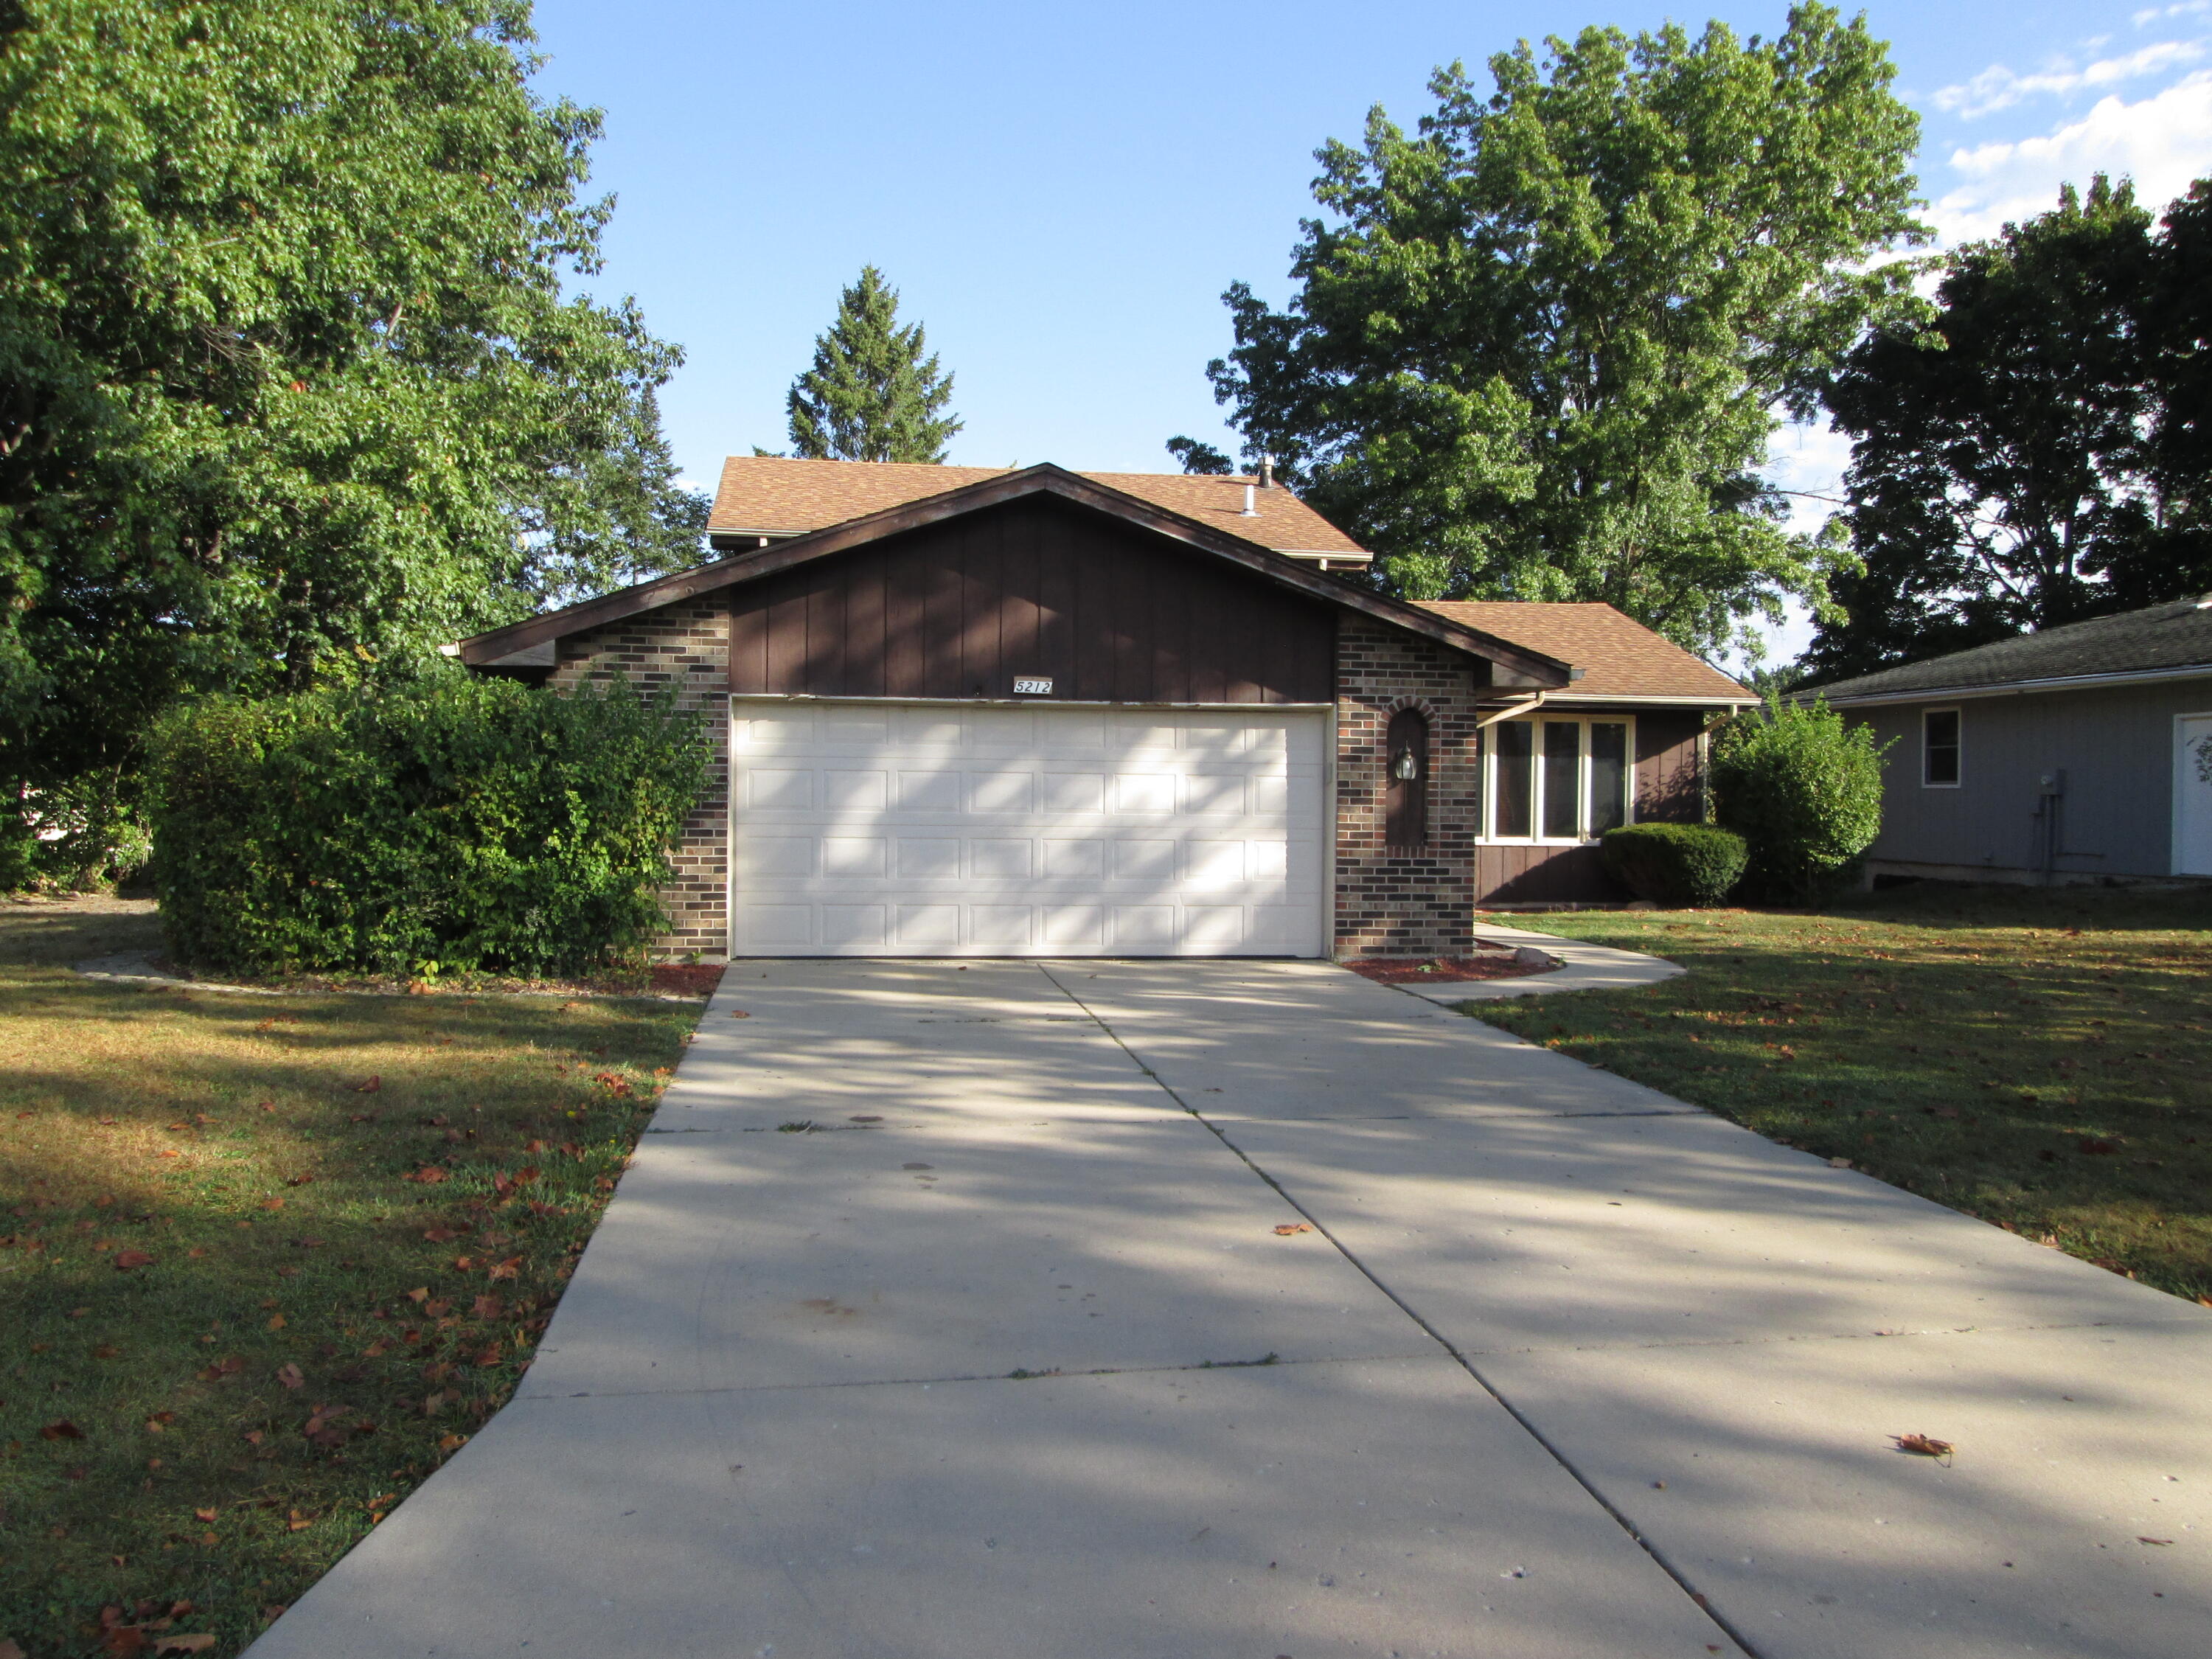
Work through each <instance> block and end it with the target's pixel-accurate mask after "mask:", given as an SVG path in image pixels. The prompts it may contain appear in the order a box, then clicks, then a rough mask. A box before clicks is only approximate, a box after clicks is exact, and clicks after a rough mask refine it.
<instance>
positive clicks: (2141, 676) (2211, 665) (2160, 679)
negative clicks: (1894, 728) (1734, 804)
mask: <svg viewBox="0 0 2212 1659" xmlns="http://www.w3.org/2000/svg"><path fill="white" fill-rule="evenodd" d="M2202 679H2212V662H2206V663H2195V664H2191V665H2189V666H2187V667H2184V668H2144V669H2137V670H2134V671H2129V672H2123V673H2117V674H2061V675H2053V676H2051V677H2050V678H2045V679H2035V680H2011V681H2008V682H2007V683H2006V684H2002V685H1931V686H1929V687H1928V688H1926V689H1925V690H1914V691H1874V692H1869V693H1866V694H1864V695H1863V696H1856V697H1830V698H1828V699H1827V704H1828V707H1829V708H1875V707H1877V706H1879V705H1881V704H1883V703H1895V702H1960V701H1961V700H1962V699H1965V698H1967V697H2017V696H2027V694H2029V693H2031V692H2036V691H2095V690H2102V689H2103V688H2105V687H2106V686H2119V685H2157V684H2163V683H2165V682H2166V681H2170V680H2202ZM1821 695H1822V694H1821V692H1820V690H1818V689H1817V688H1816V689H1815V690H1811V691H1799V692H1795V693H1793V694H1792V695H1791V697H1790V701H1791V702H1801V703H1806V702H1812V701H1813V699H1814V698H1815V697H1817V696H1821Z"/></svg>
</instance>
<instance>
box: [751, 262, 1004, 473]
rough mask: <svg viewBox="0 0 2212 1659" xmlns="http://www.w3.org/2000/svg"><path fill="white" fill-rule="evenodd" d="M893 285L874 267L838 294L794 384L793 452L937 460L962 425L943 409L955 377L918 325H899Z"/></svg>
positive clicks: (829, 457)
mask: <svg viewBox="0 0 2212 1659" xmlns="http://www.w3.org/2000/svg"><path fill="white" fill-rule="evenodd" d="M898 298H899V296H898V290H897V289H895V288H892V287H891V286H890V284H888V283H885V282H884V273H883V272H882V271H880V270H877V269H876V268H875V267H874V266H873V265H863V266H861V267H860V280H859V281H858V282H856V283H854V284H853V285H852V286H851V287H850V288H848V289H845V291H844V292H843V293H842V295H839V296H838V301H837V315H836V319H835V320H833V321H832V322H831V323H830V325H829V328H828V329H827V330H825V331H823V333H822V334H821V335H819V336H818V337H817V338H816V339H815V342H814V363H813V366H812V367H811V368H809V369H807V370H806V372H805V374H801V375H800V376H799V378H798V379H797V380H794V381H793V382H792V386H791V395H790V397H789V398H788V399H787V405H788V408H789V410H790V415H791V444H792V448H793V451H794V452H795V453H798V454H799V455H801V456H804V457H805V459H808V460H815V461H928V462H941V461H942V460H944V459H945V445H946V444H947V443H949V442H951V439H952V435H953V434H955V433H957V432H958V431H959V430H960V428H962V426H963V425H964V424H965V422H963V421H961V420H960V419H959V418H958V417H957V416H953V415H950V414H947V413H946V412H945V410H946V405H947V404H950V403H951V401H952V376H951V375H950V374H946V373H945V372H944V371H943V370H942V369H940V368H939V366H938V361H937V358H936V356H935V355H934V354H933V353H932V354H930V355H927V356H925V355H924V354H925V353H928V352H929V347H928V343H927V339H926V337H924V335H923V332H922V326H921V324H920V323H910V324H908V325H906V326H904V327H901V326H900V325H899V320H898Z"/></svg>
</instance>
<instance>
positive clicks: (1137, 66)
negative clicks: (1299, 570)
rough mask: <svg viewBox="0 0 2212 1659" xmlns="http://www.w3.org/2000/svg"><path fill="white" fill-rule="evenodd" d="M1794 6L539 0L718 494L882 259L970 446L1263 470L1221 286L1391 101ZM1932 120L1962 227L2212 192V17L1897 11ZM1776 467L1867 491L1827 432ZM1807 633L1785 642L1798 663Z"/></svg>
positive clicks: (1972, 6) (1883, 29) (1279, 287)
mask: <svg viewBox="0 0 2212 1659" xmlns="http://www.w3.org/2000/svg"><path fill="white" fill-rule="evenodd" d="M537 15H538V33H539V35H540V37H541V46H542V49H543V50H544V52H545V53H546V54H547V55H548V57H549V58H550V62H549V63H548V64H547V66H546V68H545V70H544V73H543V74H542V76H540V82H541V85H542V86H543V88H544V89H545V90H546V91H547V92H549V93H559V94H567V95H568V96H570V97H573V98H574V99H576V100H578V101H580V102H583V103H589V104H596V105H599V106H601V107H602V108H604V109H605V112H606V125H607V134H606V138H605V142H604V143H602V144H601V145H600V146H599V149H598V150H597V151H596V153H595V163H594V168H595V171H594V184H595V185H596V186H597V187H598V188H599V189H602V190H607V191H613V192H615V193H616V194H617V197H619V202H620V204H619V207H618V209H617V212H616V215H615V218H614V222H613V225H612V227H611V232H610V234H609V236H608V239H607V264H606V269H605V272H604V273H603V274H602V275H601V276H599V277H598V278H596V279H594V280H593V281H592V283H591V286H592V288H593V289H595V290H597V291H599V292H600V293H602V294H605V295H617V294H623V293H628V294H635V295H636V296H637V297H638V299H639V301H641V304H642V305H643V307H644V308H645V313H646V315H647V318H648V319H650V321H651V323H652V325H653V328H654V330H655V331H656V332H658V333H659V334H660V335H661V336H663V337H665V338H668V339H671V340H674V341H676V342H678V343H680V344H682V345H683V347H684V349H685V351H686V353H687V354H688V360H687V362H686V364H685V366H684V368H683V369H682V370H680V371H679V372H678V376H677V379H676V380H675V381H674V383H673V384H672V385H671V386H670V387H669V388H668V389H667V391H666V392H665V394H664V400H663V413H664V418H665V423H666V426H667V429H668V433H669V435H670V438H671V441H672V443H673V444H674V446H675V449H676V454H677V459H678V462H679V464H680V465H682V466H683V467H684V469H685V471H686V472H687V473H688V474H689V475H690V477H692V478H694V479H696V480H697V481H699V482H701V483H706V482H708V481H710V480H711V479H712V478H713V477H714V473H715V471H716V468H717V466H718V465H719V462H720V458H721V457H722V456H723V455H724V454H726V453H744V452H746V451H747V450H749V449H750V447H751V446H752V445H754V444H756V443H757V444H761V445H763V446H765V447H769V448H781V447H783V446H784V444H785V443H786V441H787V434H786V430H785V423H784V416H783V398H784V393H785V391H786V389H787V387H788V386H789V385H790V383H791V380H792V378H793V375H794V374H797V373H798V372H799V370H800V369H801V368H804V367H805V363H806V361H807V358H808V356H809V353H810V351H811V346H812V342H813V338H814V336H815V334H816V333H817V331H819V330H820V329H821V328H822V327H823V325H825V324H826V323H827V322H828V321H829V317H830V314H831V313H832V311H833V310H834V308H835V306H836V295H837V291H838V289H839V288H840V287H841V285H842V284H843V283H847V282H849V281H850V280H851V279H852V278H853V276H854V274H855V273H856V272H857V270H859V268H860V265H861V264H863V263H864V262H866V261H873V262H874V263H875V264H878V265H880V266H882V267H883V268H884V270H885V271H886V272H887V273H888V274H889V276H890V279H891V281H892V282H893V283H894V284H895V285H896V286H897V287H898V288H899V289H900V290H901V291H902V295H903V305H902V308H903V311H904V312H905V313H906V314H908V315H909V316H911V317H913V318H916V319H920V320H921V321H922V322H924V323H925V324H926V325H927V328H928V331H929V343H930V344H931V346H932V347H933V349H936V350H937V351H939V352H940V353H941V354H942V356H943V357H944V361H945V366H946V367H947V368H950V369H951V370H952V371H954V373H955V374H956V376H957V386H956V392H955V398H954V407H955V409H956V411H957V413H958V414H960V415H961V416H963V417H964V418H965V420H966V421H967V422H968V425H967V429H966V430H965V431H963V433H962V434H961V435H959V436H958V437H957V439H956V440H955V441H954V443H953V446H952V453H951V459H953V460H955V461H957V462H961V463H964V464H968V465H1006V464H1007V463H1010V462H1021V463H1024V464H1026V463H1029V462H1034V461H1040V460H1054V461H1058V462H1060V463H1061V464H1062V465H1070V466H1075V467H1079V468H1097V469H1102V470H1104V469H1119V470H1127V471H1154V470H1158V471H1166V470H1170V469H1171V467H1172V465H1173V463H1172V462H1171V460H1170V458H1169V457H1168V456H1167V454H1166V453H1165V452H1164V450H1163V449H1162V448H1161V445H1162V443H1163V441H1164V440H1165V439H1167V438H1168V437H1169V436H1170V435H1173V434H1175V433H1178V432H1184V433H1188V434H1190V435H1193V436H1194V437H1201V438H1206V439H1209V440H1211V441H1216V442H1218V443H1221V444H1222V445H1223V447H1225V448H1231V449H1232V450H1233V439H1232V437H1231V435H1227V434H1226V433H1225V431H1224V429H1223V428H1222V426H1221V422H1220V413H1219V410H1218V409H1217V408H1216V406H1215V404H1214V403H1213V399H1212V392H1211V391H1210V389H1209V388H1208V386H1207V385H1206V378H1205V373H1204V370H1205V365H1206V360H1207V359H1208V358H1210V357H1212V356H1218V355H1219V354H1220V353H1221V352H1222V351H1223V350H1225V349H1226V347H1227V345H1228V343H1229V331H1228V326H1227V316H1226V313H1225V312H1224V310H1223V309H1222V307H1221V305H1220V302H1219V297H1218V296H1219V295H1220V293H1221V290H1222V289H1223V288H1224V287H1225V286H1226V285H1227V283H1229V282H1230V281H1231V280H1232V279H1234V278H1238V277H1242V278H1243V279H1245V280H1247V281H1249V282H1250V283H1252V284H1253V285H1254V286H1255V288H1256V289H1258V290H1259V291H1260V293H1261V294H1262V295H1265V296H1267V297H1268V298H1270V299H1272V300H1275V301H1281V300H1282V299H1284V298H1285V297H1287V294H1288V283H1287V281H1286V277H1285V267H1286V265H1287V254H1288V251H1289V249H1290V247H1291V244H1292V242H1293V241H1294V240H1296V239H1297V222H1298V219H1299V217H1300V216H1301V215H1303V214H1304V213H1307V212H1309V211H1310V210H1311V203H1310V197H1309V195H1308V185H1309V184H1310V180H1311V179H1312V177H1313V173H1314V170H1315V169H1314V163H1313V159H1312V153H1313V150H1314V149H1315V148H1316V146H1317V145H1318V144H1320V143H1322V141H1323V140H1324V139H1327V138H1329V137H1346V138H1351V137H1357V136H1358V131H1359V129H1360V126H1361V124H1362V122H1363V120H1364V118H1365V114H1366V112H1367V109H1368V107H1369V106H1370V105H1373V104H1376V103H1380V104H1382V105H1383V106H1384V107H1385V108H1386V109H1388V110H1389V112H1391V114H1392V115H1393V116H1395V118H1398V119H1400V120H1401V122H1404V123H1406V124H1407V125H1410V124H1411V123H1412V122H1413V119H1414V118H1417V117H1418V116H1419V114H1420V113H1421V112H1423V110H1424V109H1425V108H1426V107H1427V106H1428V100H1427V97H1426V94H1425V82H1426V80H1427V78H1428V76H1429V73H1430V71H1431V70H1432V69H1433V68H1434V67H1435V66H1436V65H1437V64H1441V63H1446V62H1449V61H1450V60H1451V59H1453V58H1462V59H1464V60H1465V61H1466V62H1467V63H1468V65H1469V66H1470V68H1479V66H1480V64H1481V63H1482V61H1483V60H1484V59H1486V58H1487V57H1489V55H1490V54H1492V52H1498V51H1501V50H1504V49H1506V48H1509V47H1510V46H1512V44H1513V43H1514V41H1515V40H1518V39H1520V38H1522V37H1524V36H1527V37H1532V38H1535V37H1541V35H1542V34H1544V33H1547V31H1550V32H1565V31H1571V30H1572V29H1574V28H1577V27H1581V26H1582V25H1583V24H1585V23H1614V24H1618V25H1620V26H1621V27H1626V28H1629V29H1636V28H1641V27H1651V26H1654V25H1656V24H1657V23H1659V22H1660V21H1663V20H1664V19H1665V18H1666V17H1668V15H1673V16H1674V17H1676V18H1678V19H1680V20H1681V21H1685V22H1686V23H1688V24H1690V25H1691V26H1692V27H1696V26H1698V25H1699V24H1702V23H1703V22H1704V21H1705V19H1706V18H1707V17H1708V16H1714V15H1717V16H1719V17H1721V18H1722V19H1723V20H1724V21H1727V22H1729V24H1730V25H1732V26H1733V27H1735V28H1736V29H1737V30H1738V31H1739V32H1741V33H1767V34H1771V33H1774V32H1775V31H1776V30H1777V29H1778V27H1779V26H1780V24H1781V21H1782V19H1783V16H1784V6H1783V5H1781V4H1778V3H1777V4H1766V5H1756V6H1744V5H1734V4H1729V5H1719V6H1701V7H1697V8H1693V9H1680V10H1676V11H1674V12H1672V13H1671V14H1670V13H1669V12H1668V10H1667V9H1663V8H1662V7H1658V6H1650V5H1644V4H1631V3H1613V4H1592V5H1589V6H1587V7H1584V8H1582V9H1565V10H1563V9H1561V8H1560V7H1559V6H1558V5H1557V4H1550V5H1541V6H1539V5H1534V4H1494V5H1479V4H1478V5H1458V6H1447V5H1441V4H1429V3H1405V4H1381V5H1376V4H1369V5H1364V6H1361V5H1343V4H1339V5H1333V6H1324V5H1320V4H1313V3H1308V0H1278V3H1275V4H1273V5H1271V6H1268V7H1266V8H1258V9H1255V8H1251V7H1246V6H1237V7H1231V6H1224V5H1214V4H1206V3H1204V0H1191V3H1185V4H1182V5H1165V4H1158V3H1150V0H1146V3H1122V4H1117V5H1114V6H1101V5H1095V4H1093V5H1083V4H1073V5H1068V4H1063V5H1003V4H982V3H949V4H938V5H930V6H917V5H914V4H912V3H908V4H902V5H891V4H882V3H865V4H862V3H851V4H835V3H817V4H812V5H799V6H793V5H790V4H784V5H778V6H774V7H770V6H763V5H757V4H714V3H707V0H631V3H629V4H628V5H623V6H609V5H606V4H605V3H604V0H594V3H589V4H587V3H584V0H539V3H538V11H537ZM1869 18H1870V21H1871V22H1872V25H1873V27H1875V31H1876V33H1880V34H1881V35H1882V36H1884V37H1885V38H1886V39H1887V40H1889V41H1890V42H1891V43H1892V48H1893V57H1894V58H1895V60H1896V62H1897V64H1898V66H1899V91H1900V92H1901V94H1902V95H1903V96H1904V97H1905V99H1906V100H1907V101H1908V102H1910V103H1911V105H1912V106H1914V107H1915V108H1917V109H1918V110H1919V111H1920V112H1921V114H1922V116H1923V122H1924V126H1923V147H1922V154H1921V168H1920V176H1921V183H1922V189H1923V193H1924V194H1925V195H1926V196H1927V197H1929V201H1930V203H1931V208H1930V212H1929V216H1930V217H1931V219H1932V220H1933V222H1935V223H1936V225H1937V226H1938V228H1939V229H1941V230H1942V232H1943V233H1944V234H1946V236H1947V237H1948V238H1960V237H1967V236H1973V235H1979V234H1988V233H1989V232H1990V230H1992V229H1994V228H1996V226H1997V225H1998V224H2000V223H2002V222H2003V220H2004V219H2006V218H2007V217H2014V216H2021V215H2023V214H2027V213H2033V212H2034V211H2037V210H2039V209H2040V208H2042V207H2044V206H2045V205H2047V204H2049V203H2050V202H2051V199H2052V198H2053V197H2055V195H2056V192H2057V186H2058V184H2059V182H2060V181H2061V180H2062V179H2075V180H2077V181H2079V180H2082V179H2086V178H2087V175H2088V174H2089V173H2091V172H2092V171H2094V170H2096V169H2098V168H2100V167H2101V168H2105V169H2107V170H2109V171H2112V172H2114V173H2131V174H2133V175H2134V176H2135V177H2136V179H2137V181H2138V184H2139V186H2140V188H2141V193H2142V195H2143V196H2145V197H2146V198H2148V199H2153V200H2157V201H2163V200H2165V199H2166V198H2167V197H2171V196H2172V195H2173V194H2176V193H2178V192H2179V191H2180V190H2181V189H2183V188H2185V186H2186V185H2187V183H2188V181H2189V179H2191V177H2193V176H2196V175H2197V174H2199V173H2212V0H2183V3H2179V4H2160V5H2155V6H2150V5H2146V6H2142V7H2140V8H2138V9H2135V10H2133V11H2130V9H2128V8H2127V7H2126V5H2125V4H2124V3H2122V4H2121V5H2119V6H2114V5H2112V4H2104V5H2093V4H2082V3H2074V0H2065V3H2057V0H2052V3H2035V0H2015V3H2007V4H1998V3H1990V0H1941V3H1929V0H1919V3H1916V4H1912V5H1900V4H1888V5H1877V6H1874V7H1871V8H1869ZM1840 453H1841V452H1840V449H1839V447H1838V445H1837V444H1836V442H1835V441H1834V440H1833V439H1832V437H1831V436H1830V435H1826V434H1825V433H1820V432H1812V433H1807V434H1803V435H1784V439H1783V441H1782V442H1781V443H1780V445H1779V446H1778V472H1779V473H1780V475H1781V476H1783V477H1784V479H1785V481H1786V482H1789V483H1791V484H1792V485H1793V486H1796V487H1802V488H1810V489H1820V488H1822V487H1824V486H1825V485H1826V484H1829V483H1832V482H1833V479H1834V477H1835V474H1836V471H1837V467H1838V463H1839V457H1840ZM1801 631H1802V630H1799V629H1792V630H1790V635H1791V637H1790V638H1787V639H1784V640H1782V641H1777V643H1778V645H1779V646H1781V647H1783V648H1784V652H1785V653H1786V652H1787V649H1788V647H1790V646H1792V645H1794V644H1795V643H1796V635H1798V634H1799V633H1800V632H1801Z"/></svg>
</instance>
